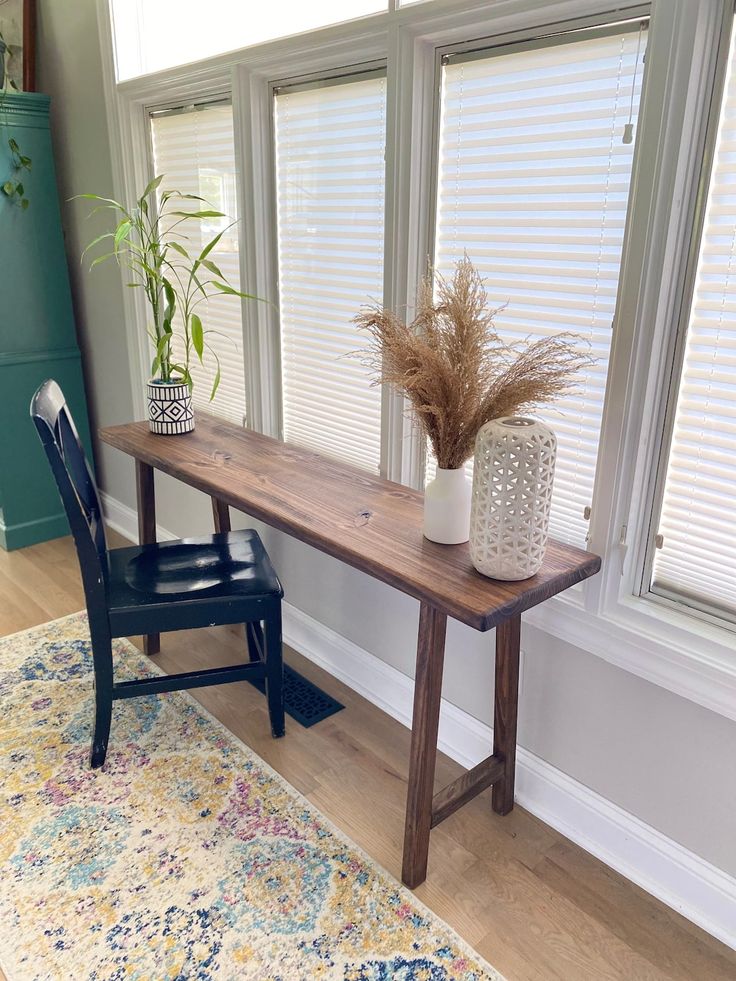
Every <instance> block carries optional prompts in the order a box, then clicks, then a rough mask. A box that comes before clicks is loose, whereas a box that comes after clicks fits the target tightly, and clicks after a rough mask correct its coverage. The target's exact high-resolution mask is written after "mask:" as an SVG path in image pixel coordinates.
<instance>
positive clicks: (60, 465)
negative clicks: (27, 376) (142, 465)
mask: <svg viewBox="0 0 736 981" xmlns="http://www.w3.org/2000/svg"><path fill="white" fill-rule="evenodd" d="M31 418H32V419H33V422H34V424H35V426H36V430H37V431H38V435H39V436H40V438H41V442H42V444H43V447H44V450H45V451H46V456H47V457H48V460H49V463H50V465H51V470H52V472H53V475H54V479H55V480H56V485H57V487H58V489H59V494H60V496H61V500H62V503H63V505H64V510H65V511H66V515H67V518H68V519H69V524H70V526H71V530H72V535H73V536H74V544H75V545H76V548H77V554H78V556H79V562H80V566H81V571H82V581H83V583H84V589H85V594H86V596H87V605H88V607H89V605H90V602H91V600H92V598H93V597H94V599H96V600H99V598H100V595H102V596H103V597H104V580H105V576H106V570H107V543H106V541H105V529H104V525H103V520H102V508H101V507H100V498H99V494H98V492H97V486H96V485H95V480H94V477H93V476H92V471H91V469H90V466H89V463H88V462H87V457H86V455H85V452H84V448H83V447H82V443H81V441H80V439H79V434H78V432H77V428H76V426H75V425H74V420H73V418H72V415H71V413H70V412H69V409H68V407H67V404H66V399H65V398H64V394H63V392H62V391H61V389H60V388H59V386H58V385H57V383H56V382H55V381H53V380H52V379H49V380H48V381H45V382H44V383H43V385H41V387H40V388H39V389H38V391H37V392H36V394H35V395H34V396H33V399H32V401H31ZM100 591H102V592H100Z"/></svg>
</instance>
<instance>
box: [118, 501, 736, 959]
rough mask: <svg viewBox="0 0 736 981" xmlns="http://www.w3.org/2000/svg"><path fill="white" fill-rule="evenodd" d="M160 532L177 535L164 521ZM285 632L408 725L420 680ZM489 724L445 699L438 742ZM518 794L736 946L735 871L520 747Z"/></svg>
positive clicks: (130, 532) (126, 530)
mask: <svg viewBox="0 0 736 981" xmlns="http://www.w3.org/2000/svg"><path fill="white" fill-rule="evenodd" d="M101 496H102V504H103V508H104V510H105V515H106V519H107V523H108V525H109V526H110V527H111V528H113V529H115V530H116V531H118V532H119V533H120V534H122V535H124V536H125V537H126V538H129V539H132V540H134V541H135V540H137V520H136V514H135V512H134V511H133V510H132V509H131V508H129V507H127V506H126V505H124V504H122V503H121V502H120V501H117V500H115V499H114V498H112V497H110V496H109V495H107V494H104V493H103V494H102V495H101ZM158 535H159V539H160V540H161V541H164V540H167V539H171V538H173V537H175V536H174V535H172V534H171V533H170V532H168V531H167V530H166V529H165V528H159V529H158ZM284 640H285V641H286V643H287V644H288V645H289V646H290V647H293V648H294V650H296V651H298V652H299V653H300V654H303V655H304V656H305V657H307V658H309V660H310V661H313V662H314V663H315V664H317V665H319V666H320V667H322V668H324V669H325V670H326V671H328V672H329V673H330V674H331V675H333V676H334V677H336V678H338V679H339V680H340V681H342V682H344V684H346V685H348V686H349V687H350V688H352V689H353V690H354V691H356V692H358V694H360V695H362V696H363V697H364V698H366V699H368V701H370V702H372V703H373V704H374V705H377V706H378V707H379V708H381V709H383V711H384V712H386V713H387V714H388V715H390V716H392V718H394V719H397V720H398V721H399V722H401V723H403V724H404V725H406V726H410V725H411V716H412V703H413V691H414V682H413V680H412V679H411V678H408V677H407V676H406V675H404V674H402V673H401V672H400V671H398V670H397V669H396V668H394V667H391V665H389V664H386V662H385V661H382V660H381V659H380V658H378V657H376V656H375V655H374V654H370V653H369V652H368V651H365V650H363V649H362V648H360V647H358V646H357V645H356V644H354V643H352V642H351V641H349V640H347V639H346V638H345V637H343V636H341V635H340V634H338V633H336V632H335V631H334V630H331V629H330V628H329V627H325V626H324V625H323V624H321V623H319V622H318V621H317V620H315V619H314V618H313V617H311V616H309V615H308V614H306V613H304V612H303V611H302V610H298V609H297V608H296V607H294V606H291V605H290V604H288V603H285V604H284ZM492 741H493V731H492V729H491V728H490V726H488V725H486V724H485V723H483V722H480V721H479V720H478V719H475V718H473V716H471V715H469V714H468V713H467V712H464V711H463V710H462V709H459V708H458V707H457V706H456V705H452V704H451V703H450V702H447V701H445V700H444V699H443V701H442V710H441V714H440V732H439V748H440V749H441V750H442V752H444V753H446V754H447V755H448V756H450V757H451V758H452V759H454V760H457V761H458V762H459V763H461V764H462V765H463V766H465V767H471V766H474V765H475V764H476V763H479V762H480V761H481V760H482V759H484V758H485V757H486V756H488V755H489V753H490V747H491V745H492ZM516 800H517V801H518V803H519V804H521V805H522V806H523V807H525V808H526V809H527V810H528V811H530V812H531V813H532V814H534V815H536V817H538V818H540V819H541V820H542V821H544V822H545V823H546V824H549V825H550V826H551V827H553V828H555V829H556V830H557V831H559V832H561V834H563V835H565V837H566V838H569V839H570V840H571V841H574V842H575V843H576V844H578V845H580V847H581V848H584V849H585V850H586V851H588V852H590V853H591V854H592V855H595V856H596V857H597V858H599V859H601V860H602V861H603V862H605V863H606V864H607V865H609V866H610V867H611V868H613V869H615V870H616V871H617V872H620V873H621V874H622V875H624V876H625V877H626V878H627V879H630V880H631V881H632V882H635V883H636V884H637V885H638V886H641V888H642V889H645V890H646V891H647V892H649V893H651V894H652V895H653V896H656V897H657V898H658V899H660V900H661V901H662V902H664V903H666V904H667V905H668V906H670V907H672V909H675V910H677V911H678V912H679V913H681V914H682V915H683V916H685V917H687V918H688V919H689V920H692V922H693V923H696V924H697V925H698V926H700V927H702V928H703V929H704V930H706V931H707V932H708V933H710V934H712V935H713V936H714V937H717V938H718V939H719V940H721V941H723V943H725V944H728V945H729V946H730V947H733V948H734V949H736V878H734V877H733V876H730V875H728V874H727V873H726V872H724V871H723V870H721V869H719V868H717V867H716V866H714V865H712V864H711V863H709V862H707V861H705V859H703V858H701V857H700V856H699V855H696V854H695V853H694V852H691V851H689V850H688V849H687V848H684V847H683V846H682V845H680V844H678V843H677V842H676V841H673V840H672V839H671V838H668V837H666V836H665V835H663V834H661V832H659V831H657V830H656V829H655V828H652V827H651V826H650V825H648V824H645V823H644V822H643V821H641V820H640V819H639V818H637V817H635V815H633V814H630V813H629V812H628V811H625V810H623V808H621V807H619V806H618V805H616V804H614V803H612V802H611V801H609V800H606V798H605V797H601V795H600V794H597V793H596V792H595V791H593V790H591V789H590V788H589V787H586V786H584V785H583V784H581V783H579V782H578V781H577V780H574V779H573V778H572V777H570V776H568V775H567V774H565V773H563V772H562V771H561V770H558V769H556V768H555V767H554V766H552V765H551V764H550V763H547V762H546V761H545V760H543V759H541V758H540V757H538V756H535V755H534V754H533V753H530V752H529V751H528V750H525V749H524V748H523V747H522V746H520V747H519V748H518V751H517V779H516Z"/></svg>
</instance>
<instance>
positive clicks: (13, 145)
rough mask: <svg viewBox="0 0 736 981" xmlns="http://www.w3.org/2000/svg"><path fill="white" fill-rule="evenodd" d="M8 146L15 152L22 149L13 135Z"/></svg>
mask: <svg viewBox="0 0 736 981" xmlns="http://www.w3.org/2000/svg"><path fill="white" fill-rule="evenodd" d="M8 146H9V147H10V149H11V150H12V152H13V153H18V152H19V151H20V147H19V146H18V143H17V142H16V141H15V140H14V139H13V137H12V136H11V137H10V139H9V140H8Z"/></svg>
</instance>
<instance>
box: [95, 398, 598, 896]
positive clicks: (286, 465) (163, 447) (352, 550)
mask: <svg viewBox="0 0 736 981" xmlns="http://www.w3.org/2000/svg"><path fill="white" fill-rule="evenodd" d="M100 437H101V439H102V441H103V442H105V443H108V444H109V445H110V446H114V447H116V448H117V449H119V450H122V451H123V452H124V453H127V454H129V455H130V456H132V457H133V458H134V459H135V462H136V477H137V491H138V528H139V533H140V540H141V543H145V542H153V541H155V540H156V508H155V498H154V482H153V474H154V470H161V471H163V472H164V473H167V474H169V475H170V476H172V477H176V478H177V479H178V480H181V481H182V482H183V483H186V484H190V485H191V486H192V487H196V488H197V489H198V490H200V491H203V492H204V493H205V494H208V495H209V496H210V497H211V498H212V505H213V513H214V519H215V528H216V529H217V530H220V531H224V530H228V529H229V526H230V520H229V511H228V507H234V508H237V509H238V510H239V511H244V512H245V513H247V514H249V515H251V516H252V517H254V518H257V519H259V520H260V521H263V522H265V523H266V524H268V525H272V526H273V527H275V528H278V529H280V530H281V531H283V532H286V533H287V534H289V535H293V536H294V537H295V538H298V539H299V540H300V541H303V542H307V544H309V545H312V546H313V547H314V548H318V549H320V550H321V551H323V552H326V553H327V554H328V555H332V556H334V557H335V558H338V559H340V560H341V561H343V562H347V563H348V564H349V565H352V566H354V567H355V568H356V569H360V570H361V571H362V572H365V573H367V574H368V575H371V576H374V577H375V578H376V579H380V580H381V581H382V582H385V583H388V584H389V585H390V586H394V587H395V588H396V589H399V590H401V591H402V592H404V593H407V594H408V595H409V596H413V597H414V598H415V599H418V600H419V602H420V613H419V638H418V643H417V662H416V675H415V683H414V716H413V722H412V738H411V759H410V762H409V789H408V794H407V804H406V828H405V835H404V859H403V870H402V878H403V881H404V882H405V883H406V885H407V886H409V887H411V888H413V887H415V886H418V885H419V884H420V883H421V882H423V881H424V879H425V878H426V874H427V856H428V852H429V835H430V831H431V829H432V828H433V827H435V826H436V825H438V824H439V823H440V822H441V821H444V819H445V818H446V817H449V815H450V814H452V813H453V812H454V811H456V810H457V809H458V808H459V807H461V806H462V805H463V804H465V803H467V801H469V800H471V799H472V798H473V797H475V796H476V795H477V794H479V793H480V792H481V791H483V790H485V789H486V788H487V787H490V786H491V785H492V786H493V793H492V802H493V809H494V811H496V813H498V814H508V812H509V811H510V810H511V809H512V807H513V805H514V771H515V764H516V718H517V703H518V682H519V640H520V632H521V614H522V613H523V612H524V611H525V610H529V609H531V608H532V607H533V606H536V605H537V604H539V603H542V602H544V600H546V599H548V598H549V597H550V596H554V595H555V594H556V593H560V592H562V590H564V589H567V588H568V587H569V586H572V585H574V584H575V583H577V582H580V581H581V580H583V579H587V578H588V577H589V576H592V575H595V573H596V572H597V571H598V570H599V568H600V564H601V560H600V558H599V557H598V556H597V555H593V554H591V553H590V552H584V551H581V550H580V549H577V548H572V547H571V546H568V545H561V544H559V543H558V542H554V541H551V542H550V543H549V546H548V548H547V554H546V557H545V560H544V565H543V566H542V569H541V570H540V572H539V573H537V575H536V576H533V577H532V578H531V579H527V580H526V581H524V582H497V581H495V580H492V579H486V578H485V577H484V576H481V575H479V574H478V573H477V572H476V571H475V570H474V569H473V567H472V565H471V563H470V558H469V556H468V547H467V545H437V544H435V543H433V542H430V541H427V539H425V538H423V537H422V531H421V526H422V494H421V493H419V492H418V491H415V490H411V489H410V488H408V487H403V486H402V485H400V484H394V483H392V482H390V481H387V480H383V479H381V478H380V477H373V476H371V475H370V474H367V473H365V472H363V471H361V470H358V469H357V468H355V467H352V466H349V465H347V464H342V463H337V462H335V461H334V460H330V459H327V458H326V457H323V456H320V455H319V454H317V453H312V452H310V451H307V450H303V449H300V448H298V447H295V446H292V445H290V444H285V443H281V442H279V441H278V440H275V439H271V438H270V437H268V436H262V435H260V434H258V433H255V432H252V431H250V430H247V429H242V428H240V427H238V426H234V425H231V424H230V423H226V422H221V421H219V420H216V419H214V418H213V417H211V416H206V415H199V416H198V417H197V428H196V429H195V431H194V432H192V433H188V434H186V435H180V436H157V435H153V434H152V433H150V432H149V430H148V424H147V423H144V422H134V423H130V424H127V425H124V426H113V427H110V428H108V429H103V430H101V432H100ZM448 616H450V617H454V618H455V619H456V620H460V621H461V622H462V623H466V624H468V625H469V626H471V627H474V628H475V629H476V630H490V629H491V628H493V627H495V628H496V690H495V706H494V722H493V753H492V755H491V756H489V757H488V758H487V759H486V760H484V761H483V762H482V763H479V764H478V765H477V766H475V767H473V769H472V770H468V771H467V772H466V773H464V774H463V775H462V776H460V777H458V779H457V780H455V781H453V783H451V784H450V785H449V786H447V787H445V788H444V789H443V790H440V791H439V792H438V793H436V794H435V793H433V791H434V771H435V758H436V754H437V730H438V724H439V713H440V696H441V691H442V668H443V661H444V653H445V631H446V627H447V617H448ZM146 641H147V643H146V650H147V652H148V653H150V654H153V653H157V652H158V650H159V639H158V637H157V636H151V637H149V638H146Z"/></svg>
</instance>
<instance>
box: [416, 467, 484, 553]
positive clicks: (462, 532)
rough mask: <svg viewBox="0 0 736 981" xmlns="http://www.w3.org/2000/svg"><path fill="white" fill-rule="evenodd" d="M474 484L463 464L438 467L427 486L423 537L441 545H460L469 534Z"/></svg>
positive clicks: (425, 489) (425, 490)
mask: <svg viewBox="0 0 736 981" xmlns="http://www.w3.org/2000/svg"><path fill="white" fill-rule="evenodd" d="M471 489H472V488H471V484H470V481H469V480H468V478H467V475H466V473H465V468H464V467H459V468H458V469H457V470H443V469H442V467H438V468H437V474H436V476H435V478H434V480H430V482H429V483H428V484H427V486H426V487H425V488H424V527H423V529H422V531H423V532H424V537H425V538H428V539H429V540H430V541H431V542H439V543H440V545H460V544H462V542H467V540H468V536H469V534H470V494H471Z"/></svg>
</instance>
